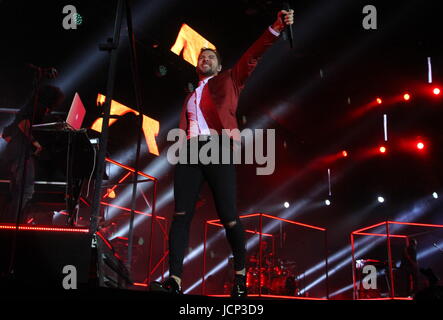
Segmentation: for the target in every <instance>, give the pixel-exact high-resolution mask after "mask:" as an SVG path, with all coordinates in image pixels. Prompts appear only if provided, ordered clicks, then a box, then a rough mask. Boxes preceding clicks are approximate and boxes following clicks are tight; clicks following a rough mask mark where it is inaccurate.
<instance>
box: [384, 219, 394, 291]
mask: <svg viewBox="0 0 443 320" xmlns="http://www.w3.org/2000/svg"><path fill="white" fill-rule="evenodd" d="M386 241H387V244H388V263H389V276H390V277H391V281H390V282H391V288H390V290H389V295H390V296H391V298H394V273H393V272H392V251H391V236H390V235H389V221H386Z"/></svg>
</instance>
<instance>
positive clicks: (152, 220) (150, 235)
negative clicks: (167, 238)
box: [148, 179, 157, 284]
mask: <svg viewBox="0 0 443 320" xmlns="http://www.w3.org/2000/svg"><path fill="white" fill-rule="evenodd" d="M153 198H154V199H153V201H152V212H151V232H150V234H149V256H148V284H149V283H151V271H152V250H153V246H154V240H153V239H154V224H155V221H156V220H157V216H156V214H155V202H156V199H157V179H155V180H154V191H153Z"/></svg>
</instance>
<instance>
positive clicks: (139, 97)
mask: <svg viewBox="0 0 443 320" xmlns="http://www.w3.org/2000/svg"><path fill="white" fill-rule="evenodd" d="M125 4H126V24H127V27H128V39H129V49H130V52H131V69H132V81H133V84H134V90H135V100H136V104H137V105H136V110H137V111H138V112H139V114H138V118H137V126H136V127H137V149H136V153H135V168H134V169H135V173H134V176H133V180H132V183H133V185H132V198H131V218H130V221H129V235H128V238H129V242H128V267H129V269H131V267H132V266H131V263H132V243H133V228H134V215H135V212H134V211H135V205H136V200H137V184H138V174H137V172H139V171H140V170H139V167H140V144H141V134H142V126H143V112H142V95H141V92H140V85H139V83H140V82H139V76H138V65H137V54H136V49H135V38H134V31H133V29H132V15H131V7H130V4H129V1H128V0H126V1H125ZM151 219H154V216H152V217H151ZM149 261H151V256H149ZM150 268H151V265H150ZM150 275H151V273H150V272H149V277H148V280H149V279H150Z"/></svg>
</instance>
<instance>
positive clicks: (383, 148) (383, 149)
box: [378, 146, 386, 154]
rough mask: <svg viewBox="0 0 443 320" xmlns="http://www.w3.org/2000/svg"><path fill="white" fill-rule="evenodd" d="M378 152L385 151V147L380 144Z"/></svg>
mask: <svg viewBox="0 0 443 320" xmlns="http://www.w3.org/2000/svg"><path fill="white" fill-rule="evenodd" d="M378 150H379V151H380V153H383V154H384V153H386V147H385V146H381V147H380V148H379V149H378Z"/></svg>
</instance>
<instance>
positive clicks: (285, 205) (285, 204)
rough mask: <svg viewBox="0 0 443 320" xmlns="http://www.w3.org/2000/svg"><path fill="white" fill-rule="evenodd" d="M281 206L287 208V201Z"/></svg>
mask: <svg viewBox="0 0 443 320" xmlns="http://www.w3.org/2000/svg"><path fill="white" fill-rule="evenodd" d="M283 206H284V207H285V208H286V209H287V208H289V202H287V201H286V202H285V203H284V204H283Z"/></svg>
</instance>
